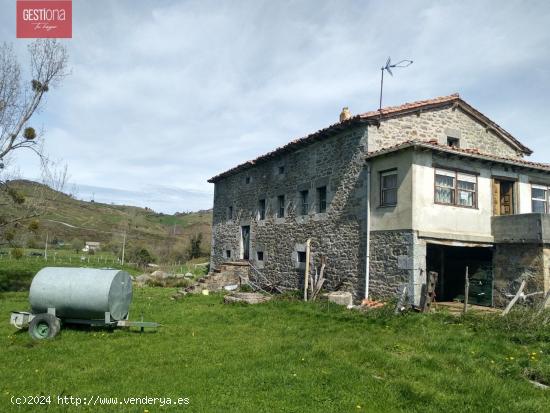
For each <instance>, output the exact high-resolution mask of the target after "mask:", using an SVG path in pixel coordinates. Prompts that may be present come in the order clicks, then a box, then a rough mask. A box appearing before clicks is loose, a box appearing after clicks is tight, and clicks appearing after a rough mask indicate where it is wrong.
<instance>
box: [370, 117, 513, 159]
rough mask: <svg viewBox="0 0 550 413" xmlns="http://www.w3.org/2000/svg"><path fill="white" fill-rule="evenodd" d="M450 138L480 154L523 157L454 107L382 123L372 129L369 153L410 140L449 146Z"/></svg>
mask: <svg viewBox="0 0 550 413" xmlns="http://www.w3.org/2000/svg"><path fill="white" fill-rule="evenodd" d="M447 136H450V137H455V138H459V139H460V147H461V148H465V149H471V148H477V149H479V151H480V152H483V153H488V154H492V155H496V156H504V157H520V156H521V155H520V154H519V153H518V152H517V150H516V149H515V148H514V147H512V146H511V145H509V144H508V143H506V142H505V141H503V140H502V139H501V138H500V137H498V136H497V135H496V134H495V133H494V132H493V131H491V130H487V129H486V128H485V127H484V126H483V125H481V124H480V123H478V122H477V121H476V120H474V119H473V118H472V117H470V116H469V115H467V114H466V113H464V112H463V111H462V110H460V108H456V109H452V108H450V107H449V108H446V109H436V110H429V111H426V112H422V113H420V114H419V115H417V114H412V115H411V114H409V115H403V116H399V117H395V118H391V119H386V120H382V122H381V125H380V127H376V126H370V127H369V147H370V149H369V150H371V151H373V150H378V149H381V148H383V147H387V146H391V145H395V144H398V143H401V142H405V141H410V140H423V141H428V140H432V139H436V140H438V142H439V143H440V144H442V145H446V144H447Z"/></svg>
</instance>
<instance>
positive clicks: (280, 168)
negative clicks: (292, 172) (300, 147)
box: [277, 165, 285, 175]
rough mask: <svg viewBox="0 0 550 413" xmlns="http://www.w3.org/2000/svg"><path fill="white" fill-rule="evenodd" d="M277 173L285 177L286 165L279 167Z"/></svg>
mask: <svg viewBox="0 0 550 413" xmlns="http://www.w3.org/2000/svg"><path fill="white" fill-rule="evenodd" d="M277 172H278V173H279V175H284V173H285V167H284V165H281V166H279V168H278V169H277Z"/></svg>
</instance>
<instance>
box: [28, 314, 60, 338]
mask: <svg viewBox="0 0 550 413" xmlns="http://www.w3.org/2000/svg"><path fill="white" fill-rule="evenodd" d="M59 330H61V323H60V321H59V318H57V317H56V316H54V315H53V314H48V313H44V314H38V315H36V316H35V317H34V318H33V319H32V320H31V322H30V324H29V334H30V336H31V337H32V338H33V339H35V340H43V339H46V338H53V337H55V336H56V335H57V333H59Z"/></svg>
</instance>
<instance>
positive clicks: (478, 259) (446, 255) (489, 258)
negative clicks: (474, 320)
mask: <svg viewBox="0 0 550 413" xmlns="http://www.w3.org/2000/svg"><path fill="white" fill-rule="evenodd" d="M426 266H427V270H428V271H435V272H437V273H438V277H437V284H436V288H435V294H436V301H440V302H443V301H463V300H464V283H465V274H466V267H468V278H469V280H470V287H469V293H468V302H469V303H471V304H477V305H483V306H492V305H493V249H492V248H490V247H455V246H448V245H440V244H428V245H427V251H426Z"/></svg>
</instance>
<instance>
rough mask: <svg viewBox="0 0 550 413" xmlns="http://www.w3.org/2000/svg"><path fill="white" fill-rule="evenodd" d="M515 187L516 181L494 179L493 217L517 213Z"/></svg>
mask: <svg viewBox="0 0 550 413" xmlns="http://www.w3.org/2000/svg"><path fill="white" fill-rule="evenodd" d="M514 187H515V181H512V180H509V179H499V178H494V179H493V215H512V214H514V213H515V208H514V203H515V196H514Z"/></svg>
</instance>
